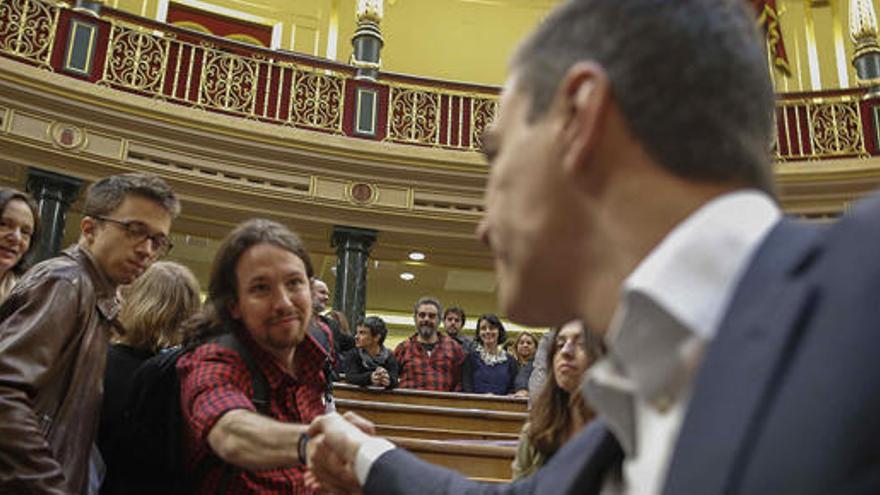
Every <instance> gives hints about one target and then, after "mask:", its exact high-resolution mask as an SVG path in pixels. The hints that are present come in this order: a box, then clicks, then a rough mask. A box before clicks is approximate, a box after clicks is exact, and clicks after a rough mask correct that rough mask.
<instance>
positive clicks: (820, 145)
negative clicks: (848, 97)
mask: <svg viewBox="0 0 880 495" xmlns="http://www.w3.org/2000/svg"><path fill="white" fill-rule="evenodd" d="M809 117H810V135H811V137H812V145H813V154H814V155H818V156H835V155H865V154H867V152H866V150H865V143H864V139H863V138H862V119H861V112H860V111H859V104H858V102H855V101H842V102H832V103H820V104H814V105H811V106H810V111H809Z"/></svg>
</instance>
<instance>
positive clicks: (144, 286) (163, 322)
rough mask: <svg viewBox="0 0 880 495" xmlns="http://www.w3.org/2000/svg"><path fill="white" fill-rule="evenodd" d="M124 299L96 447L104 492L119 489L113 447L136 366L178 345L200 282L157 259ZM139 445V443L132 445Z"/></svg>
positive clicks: (194, 308) (107, 373)
mask: <svg viewBox="0 0 880 495" xmlns="http://www.w3.org/2000/svg"><path fill="white" fill-rule="evenodd" d="M120 295H121V296H122V299H123V303H122V309H121V310H120V312H119V317H118V318H117V320H118V322H119V326H120V328H119V329H118V331H119V334H118V335H116V336H115V337H114V338H113V343H112V345H111V346H110V349H109V351H108V352H107V369H106V370H105V372H104V404H103V408H102V410H101V423H100V429H99V431H98V447H99V448H100V450H101V452H102V453H103V454H104V457H105V462H106V463H107V475H108V478H107V479H106V480H105V483H104V487H103V488H102V490H101V492H102V493H104V494H107V493H115V491H114V488H113V487H114V481H113V474H114V469H113V467H114V466H113V456H112V455H110V454H109V451H110V446H111V445H112V442H113V438H114V436H115V435H116V432H117V431H119V426H120V424H121V422H122V421H123V420H124V419H123V412H124V408H125V404H126V400H127V398H128V395H129V389H130V388H131V383H132V378H133V377H134V374H135V371H136V370H137V368H138V366H140V365H141V363H143V362H144V361H146V360H147V359H149V358H150V357H152V356H154V355H155V354H156V353H158V352H160V351H161V350H162V349H165V348H168V347H172V346H175V345H178V344H179V343H180V342H181V340H182V333H181V326H182V324H183V323H184V321H186V320H187V319H189V318H190V317H191V316H193V315H194V314H195V313H196V312H198V310H199V308H200V306H201V298H200V288H199V282H198V280H196V277H195V275H193V273H192V272H191V271H190V270H189V268H187V267H185V266H183V265H180V264H178V263H174V262H172V261H157V262H156V263H153V265H152V266H151V267H150V268H149V269H148V270H147V271H146V272H144V274H143V275H141V276H140V277H139V278H138V279H137V280H135V282H134V283H132V284H131V285H129V286H126V287H124V288H122V289H121V290H120ZM128 447H130V448H137V446H135V445H132V446H128Z"/></svg>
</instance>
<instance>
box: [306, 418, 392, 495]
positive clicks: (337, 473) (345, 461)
mask: <svg viewBox="0 0 880 495" xmlns="http://www.w3.org/2000/svg"><path fill="white" fill-rule="evenodd" d="M308 433H309V436H310V437H311V440H310V441H309V445H308V452H307V454H308V455H307V458H308V467H309V472H308V473H307V474H306V484H307V486H308V487H309V488H310V489H312V490H316V491H319V492H324V493H327V492H329V493H360V484H359V483H358V481H357V476H356V475H355V473H354V461H355V457H356V456H357V451H358V449H359V448H360V447H361V445H362V444H363V443H364V442H365V441H366V440H368V439H369V438H370V436H369V435H371V434H374V433H375V427H374V426H373V423H371V422H370V421H368V420H366V419H364V418H362V417H361V416H358V415H357V414H355V413H353V412H348V413H346V414H345V415H344V416H341V415H339V414H336V413H332V414H326V415H323V416H319V417H317V418H315V420H314V421H312V424H311V425H310V426H309V430H308Z"/></svg>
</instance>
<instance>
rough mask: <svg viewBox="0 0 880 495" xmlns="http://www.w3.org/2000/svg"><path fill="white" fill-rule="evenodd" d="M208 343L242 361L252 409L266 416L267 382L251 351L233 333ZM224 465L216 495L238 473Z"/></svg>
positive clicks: (221, 492) (267, 401)
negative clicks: (227, 351)
mask: <svg viewBox="0 0 880 495" xmlns="http://www.w3.org/2000/svg"><path fill="white" fill-rule="evenodd" d="M208 342H213V343H215V344H217V345H219V346H221V347H225V348H227V349H232V350H233V351H235V352H236V353H237V354H238V356H239V357H240V358H241V359H242V361H244V364H245V366H247V369H248V372H249V373H250V374H251V380H252V385H251V386H252V387H253V389H254V395H253V397H251V402H253V403H254V407H256V408H257V412H259V413H260V414H262V415H264V416H268V415H269V381H268V380H266V375H264V374H263V371H262V370H261V369H260V366H259V365H258V364H257V361H256V360H255V359H254V355H253V354H251V351H250V350H249V349H248V348H247V346H246V345H245V344H244V342H242V341H241V340H240V339H239V338H238V336H236V335H235V332H228V333H224V334H222V335H219V336H217V337H215V338H213V339H210V340H209V341H208ZM224 464H225V465H226V467H225V468H224V470H223V476H222V477H221V478H220V482H219V483H218V484H217V493H218V494H225V493H227V492H228V491H229V485H230V483H232V479H233V478H235V475H236V474H237V473H238V471H239V469H238V468H237V467H235V466H233V465H232V464H229V463H228V462H227V463H224Z"/></svg>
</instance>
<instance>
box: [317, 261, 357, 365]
mask: <svg viewBox="0 0 880 495" xmlns="http://www.w3.org/2000/svg"><path fill="white" fill-rule="evenodd" d="M329 302H330V289H329V288H328V287H327V284H326V283H324V281H323V280H321V279H319V278H317V277H316V278H314V279H312V315H314V327H313V328H312V329H311V330H310V331H311V332H312V336H313V337H316V338H319V340H318V342H319V343H320V344H322V345H323V347H324V348H325V349H329V348H330V345H328V344H327V343H325V342H324V339H323V338H321V337H320V336H319V335H318V334H317V332H318V331H321V332H324V333H326V334H327V335H329V336H330V339H331V340H332V347H333V354H332V355H331V358H332V360H333V366H334V371H336V372H340V371H342V355H343V354H345V353H346V352H347V351H349V350H350V349H354V337H352V335H351V328H350V327H349V326H348V319H347V318H345V315H344V314H343V313H341V312H338V313H340V314H342V318H343V320H344V321H345V327H344V328H343V326H342V322H341V321H340V319H339V317H338V316H337V317H335V318H334V313H336V312H331V313H328V314H326V315H325V314H324V312H325V311H327V304H328V303H329Z"/></svg>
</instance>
